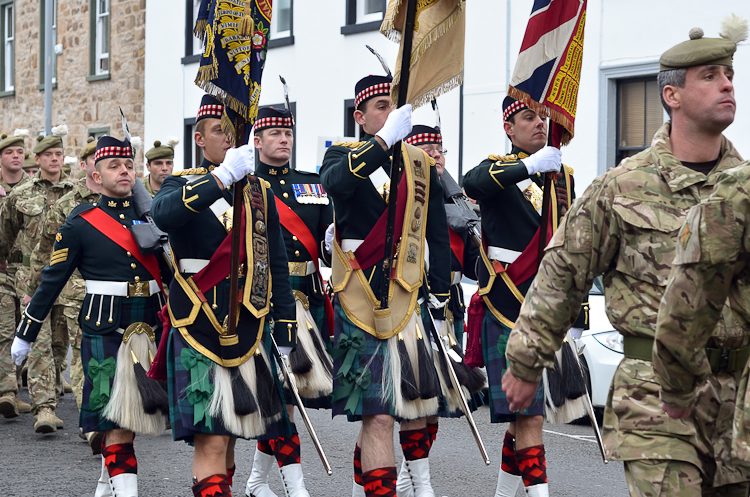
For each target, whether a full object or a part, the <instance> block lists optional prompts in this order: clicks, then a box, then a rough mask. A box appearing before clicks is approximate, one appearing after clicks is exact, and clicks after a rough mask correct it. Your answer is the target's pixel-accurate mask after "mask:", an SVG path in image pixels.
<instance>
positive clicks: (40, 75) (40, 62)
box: [39, 0, 57, 90]
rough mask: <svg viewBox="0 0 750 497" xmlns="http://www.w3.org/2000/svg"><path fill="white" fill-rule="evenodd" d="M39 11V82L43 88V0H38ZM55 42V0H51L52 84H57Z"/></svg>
mask: <svg viewBox="0 0 750 497" xmlns="http://www.w3.org/2000/svg"><path fill="white" fill-rule="evenodd" d="M39 3H40V8H39V12H40V13H41V20H40V28H39V84H40V86H41V88H40V89H41V90H43V89H44V37H45V24H44V16H45V14H46V13H45V9H46V7H45V4H46V2H45V0H40V1H39ZM56 44H57V0H52V46H53V52H52V84H53V85H55V84H57V55H55V53H54V45H56Z"/></svg>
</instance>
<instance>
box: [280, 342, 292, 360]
mask: <svg viewBox="0 0 750 497" xmlns="http://www.w3.org/2000/svg"><path fill="white" fill-rule="evenodd" d="M291 351H292V348H291V347H290V346H288V345H279V352H281V353H282V354H284V355H285V356H287V357H289V353H290V352H291Z"/></svg>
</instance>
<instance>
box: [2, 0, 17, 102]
mask: <svg viewBox="0 0 750 497" xmlns="http://www.w3.org/2000/svg"><path fill="white" fill-rule="evenodd" d="M8 8H11V9H13V10H12V15H13V24H12V25H13V36H12V40H10V41H11V42H12V43H13V45H12V47H13V48H12V51H13V53H12V60H11V61H10V72H11V77H12V79H13V84H11V85H8V84H7V79H8V62H7V55H8V54H7V46H6V44H7V43H8V38H7V31H6V29H7V27H8V22H7V12H8ZM0 23H1V24H0V26H2V27H0V34H2V38H3V47H2V51H1V52H0V97H7V96H11V95H15V93H16V92H15V69H16V4H15V0H0Z"/></svg>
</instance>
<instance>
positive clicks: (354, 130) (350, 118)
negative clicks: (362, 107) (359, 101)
mask: <svg viewBox="0 0 750 497" xmlns="http://www.w3.org/2000/svg"><path fill="white" fill-rule="evenodd" d="M355 110H357V109H356V107H354V99H353V98H352V99H349V100H344V136H345V137H353V138H355V141H356V140H359V137H360V136H362V135H363V134H364V131H363V130H362V126H360V125H358V124H357V121H355V120H354V111H355Z"/></svg>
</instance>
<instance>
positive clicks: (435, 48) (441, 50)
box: [380, 0, 466, 108]
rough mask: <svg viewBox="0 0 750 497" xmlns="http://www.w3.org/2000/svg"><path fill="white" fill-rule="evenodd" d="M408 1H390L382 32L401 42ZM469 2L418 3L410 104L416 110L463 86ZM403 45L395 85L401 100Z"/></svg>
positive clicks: (394, 97) (393, 95)
mask: <svg viewBox="0 0 750 497" xmlns="http://www.w3.org/2000/svg"><path fill="white" fill-rule="evenodd" d="M407 3H408V2H407V1H406V0H390V2H389V3H388V9H387V10H386V11H385V19H384V20H383V25H382V26H381V27H380V32H381V33H383V34H384V35H385V36H387V37H388V39H390V40H392V41H395V42H400V41H401V34H402V33H403V31H404V24H405V23H406V5H407ZM465 9H466V0H417V10H416V15H415V22H414V41H413V42H412V43H413V44H412V53H411V63H410V67H411V71H410V76H409V89H408V93H407V99H406V101H407V102H408V103H410V104H412V105H413V106H414V107H415V108H416V107H419V106H420V105H424V104H426V103H428V102H430V101H431V100H433V99H435V98H436V97H438V96H440V95H442V94H443V93H446V92H447V91H449V90H451V89H453V88H455V87H456V86H458V85H460V84H461V83H462V81H463V75H464V38H465V31H466V18H465ZM402 51H403V45H402V46H401V48H400V50H399V53H398V59H397V61H396V71H395V74H394V77H393V84H392V85H391V99H392V100H393V102H394V103H395V102H397V101H398V90H399V80H400V78H401V58H402V56H403V53H402Z"/></svg>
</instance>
